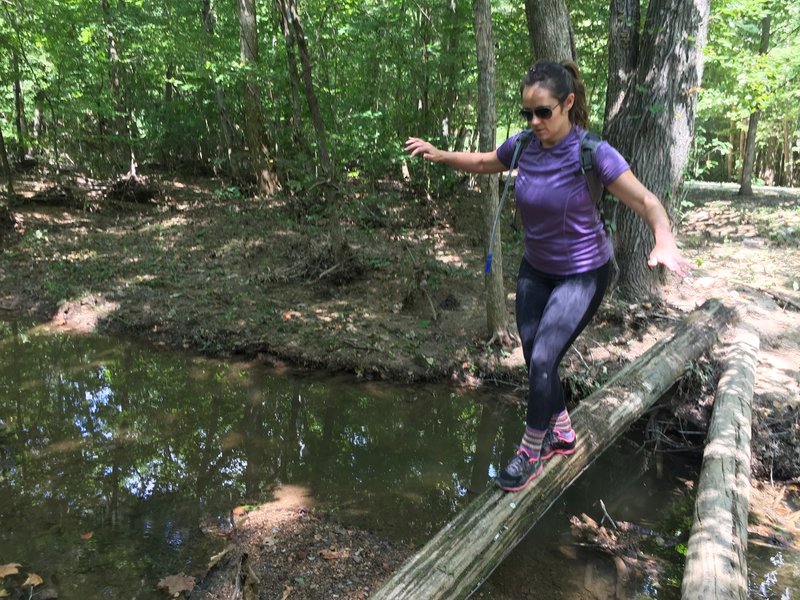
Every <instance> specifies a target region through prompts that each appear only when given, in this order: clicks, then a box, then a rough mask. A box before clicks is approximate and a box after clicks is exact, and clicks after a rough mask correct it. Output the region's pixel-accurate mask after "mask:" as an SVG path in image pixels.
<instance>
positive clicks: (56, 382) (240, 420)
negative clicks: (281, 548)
mask: <svg viewBox="0 0 800 600" xmlns="http://www.w3.org/2000/svg"><path fill="white" fill-rule="evenodd" d="M0 356H2V362H1V363H0V523H2V525H1V526H0V565H3V564H6V563H12V562H13V563H21V564H22V565H23V567H24V569H25V570H26V572H35V573H37V574H38V575H40V576H41V577H42V578H43V579H44V580H45V584H44V585H45V586H49V587H51V588H53V589H55V590H57V591H58V594H59V598H61V599H70V598H80V599H81V600H87V599H90V598H133V597H136V598H160V597H161V596H160V595H159V594H157V593H156V592H155V590H154V588H155V584H156V582H157V581H158V580H159V579H161V578H162V577H165V576H167V575H171V574H174V573H178V572H185V573H192V572H197V571H202V570H203V568H204V566H205V565H206V564H207V561H208V557H209V556H210V555H211V554H213V553H214V552H215V551H218V550H219V549H220V547H221V545H222V543H223V542H222V540H221V539H220V538H219V537H218V536H214V535H208V534H207V533H204V532H203V529H204V527H203V524H206V525H208V524H211V525H214V524H215V523H217V522H218V521H220V520H221V519H222V517H224V516H225V515H227V514H229V512H230V510H231V509H232V508H234V507H235V506H237V505H241V504H256V503H261V502H264V501H267V500H269V499H270V497H271V492H272V490H273V489H274V487H275V486H276V484H277V483H278V482H284V483H291V484H293V485H295V486H301V487H303V488H305V489H306V490H307V491H308V493H309V494H310V495H311V496H312V497H313V500H314V502H315V504H316V506H318V507H319V508H322V509H325V510H330V511H332V512H333V513H334V514H335V515H336V517H337V518H339V519H341V520H342V521H345V522H347V523H349V524H352V525H355V526H360V527H364V528H368V529H371V530H373V531H377V532H379V533H383V534H384V535H386V536H389V537H391V538H393V539H402V540H409V541H413V542H421V541H424V540H425V539H427V538H428V537H430V536H431V535H432V534H433V533H434V532H435V531H436V530H437V529H438V528H439V527H440V526H441V525H442V524H443V523H444V522H446V521H447V520H448V519H450V518H451V517H452V516H453V515H454V514H455V512H456V511H457V510H459V508H460V507H462V506H463V505H464V503H465V502H467V501H468V500H469V498H470V497H471V496H470V494H469V490H470V489H472V488H475V487H477V488H479V489H483V487H484V486H485V485H486V483H487V481H488V479H489V477H488V474H487V473H488V471H489V468H490V467H489V465H490V464H495V463H497V462H498V461H499V460H500V458H501V454H502V452H501V450H500V448H501V447H505V448H510V446H511V442H509V439H510V438H509V437H508V432H509V431H513V437H515V438H516V436H518V434H519V423H520V421H519V415H518V414H517V410H516V407H515V408H514V409H513V410H512V409H509V405H507V404H506V405H502V404H501V405H498V403H496V402H495V403H493V406H490V405H489V404H487V403H484V402H481V401H480V398H479V397H478V396H477V395H476V394H475V393H472V394H466V393H458V392H456V391H455V390H454V389H453V388H450V387H445V386H413V387H411V386H409V387H402V386H397V385H391V386H390V385H382V384H376V383H369V382H357V381H354V380H352V379H350V378H334V377H326V378H321V377H316V376H309V375H302V374H293V373H277V372H275V371H273V370H269V369H265V368H262V367H259V366H257V365H248V364H240V363H223V362H218V361H211V360H205V359H201V358H197V357H189V356H181V355H177V354H174V353H167V352H159V351H156V350H154V349H153V348H149V347H141V346H137V345H134V344H127V343H119V342H118V341H114V340H108V339H104V338H100V337H65V336H54V335H47V334H45V333H41V332H37V331H36V330H28V329H25V328H24V327H22V326H21V325H18V324H13V323H0ZM479 439H480V444H479V443H478V440H479ZM495 440H497V442H495ZM507 442H508V443H507ZM478 447H480V448H481V451H480V452H477V451H476V448H478ZM507 456H508V453H506V454H505V455H504V456H502V459H503V460H505V459H506V458H507ZM206 529H207V527H206Z"/></svg>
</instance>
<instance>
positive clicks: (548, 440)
mask: <svg viewBox="0 0 800 600" xmlns="http://www.w3.org/2000/svg"><path fill="white" fill-rule="evenodd" d="M577 443H578V436H575V437H574V438H573V439H572V441H571V442H568V441H566V440H564V439H561V438H560V437H558V434H557V433H556V432H555V431H553V430H552V429H548V430H547V433H546V434H545V435H544V441H543V442H542V457H541V459H540V460H547V459H548V458H552V456H553V455H554V454H562V455H564V456H569V455H570V454H572V453H573V452H575V446H576V445H577Z"/></svg>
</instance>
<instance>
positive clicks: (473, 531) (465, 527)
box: [371, 300, 734, 600]
mask: <svg viewBox="0 0 800 600" xmlns="http://www.w3.org/2000/svg"><path fill="white" fill-rule="evenodd" d="M733 318H734V313H733V311H732V310H731V309H729V308H727V307H726V306H725V305H723V304H721V303H720V302H719V301H717V300H709V301H707V302H706V303H704V304H703V305H702V306H701V307H700V308H698V309H696V310H695V311H693V312H692V313H691V314H690V315H689V316H688V317H687V318H686V319H684V320H683V321H681V322H680V323H678V324H677V325H676V327H675V330H674V332H673V334H672V335H671V336H670V337H669V338H667V339H665V340H662V341H661V342H658V343H657V344H655V345H654V346H653V347H652V348H650V350H648V351H647V352H645V353H644V354H643V355H642V356H641V357H640V358H639V359H638V360H636V361H634V362H633V363H631V364H630V365H628V366H626V367H625V368H624V369H622V370H621V371H620V372H619V373H618V374H617V375H616V376H614V377H613V378H612V379H611V380H610V381H609V382H608V383H607V384H606V385H605V386H603V387H602V388H601V389H599V390H598V391H597V392H595V393H594V394H592V395H591V396H589V397H588V398H586V399H585V400H583V401H581V403H580V405H579V406H578V408H577V409H576V410H575V411H573V413H572V424H573V427H574V428H575V431H576V433H577V435H578V440H579V442H578V446H577V449H576V451H575V453H574V454H573V455H572V456H570V457H568V458H566V459H563V460H558V459H551V460H550V461H548V463H547V464H546V465H545V468H544V471H543V472H542V474H541V475H540V476H539V477H537V478H536V479H535V480H534V481H533V482H532V483H531V484H530V485H529V486H528V487H527V488H525V489H524V490H522V491H521V492H517V493H507V492H504V491H502V490H499V489H497V488H494V487H491V488H489V489H487V490H486V491H485V492H483V493H482V494H481V495H480V496H478V497H477V498H475V500H473V501H472V502H471V503H470V504H469V505H468V506H467V507H465V508H464V510H463V511H462V512H461V513H459V514H458V515H457V516H456V517H455V518H454V519H453V520H452V521H450V522H449V523H448V524H447V525H445V526H444V527H443V528H442V529H441V530H440V531H439V533H437V534H436V535H435V536H434V537H433V538H432V539H431V540H430V541H429V542H428V543H427V544H426V545H425V546H424V547H423V548H421V549H420V550H419V552H417V553H416V554H415V555H414V556H412V557H411V558H410V559H409V560H407V561H406V562H405V563H404V564H403V565H402V566H401V567H400V569H398V570H397V571H396V572H395V574H394V575H393V576H392V577H391V578H390V579H389V580H387V581H386V582H385V583H384V584H383V585H382V586H381V587H380V588H379V589H378V590H377V591H376V592H375V594H374V595H372V596H371V598H373V599H379V600H386V599H389V598H393V599H394V598H408V599H413V600H417V599H419V598H425V599H426V600H430V599H433V598H465V597H467V596H469V595H470V594H471V593H472V592H474V591H475V590H476V589H477V588H478V586H479V585H480V584H481V583H482V582H483V581H484V580H485V579H486V577H488V576H489V575H490V574H491V572H492V571H493V570H494V569H495V567H497V565H498V564H499V563H500V562H501V561H502V560H503V559H504V558H505V557H506V556H507V555H508V554H509V553H510V552H511V550H513V549H514V547H515V546H516V545H517V544H518V543H519V542H520V541H521V540H522V539H523V538H524V537H525V535H526V534H527V533H528V531H530V529H531V528H532V527H533V526H534V525H535V524H536V522H537V521H538V520H539V518H540V517H541V516H542V515H543V514H544V513H545V512H546V511H547V509H548V508H549V507H550V506H551V505H552V504H553V502H555V501H556V500H557V499H558V497H559V496H560V495H561V494H562V492H563V491H564V490H565V489H566V488H568V487H569V486H570V485H571V484H572V483H573V482H574V481H575V480H576V479H577V478H578V477H579V476H580V475H581V473H583V471H584V470H586V468H587V467H588V466H589V465H590V464H591V463H592V462H593V461H594V460H595V459H596V458H597V457H598V456H599V455H600V454H601V453H602V452H603V451H604V450H605V449H606V448H608V447H609V446H610V445H611V444H612V443H613V442H614V440H615V439H616V438H617V437H619V436H620V435H621V434H622V433H623V432H624V431H625V430H626V429H627V428H628V427H629V426H630V425H631V424H632V423H633V422H634V421H636V420H637V419H638V418H639V417H640V416H641V415H642V414H644V412H645V411H646V410H647V409H648V408H649V407H650V406H652V405H653V404H654V403H655V402H656V401H657V400H658V399H659V398H660V397H661V396H662V395H664V393H666V392H667V390H668V389H669V388H670V387H671V386H672V385H673V384H674V383H675V382H676V381H678V380H679V379H680V378H681V377H682V376H683V374H684V373H685V371H686V369H687V368H688V367H689V365H691V363H692V362H693V361H695V360H697V359H698V358H699V357H700V356H701V355H702V354H703V353H705V352H706V351H708V350H709V349H710V348H711V346H712V345H713V344H714V342H715V341H716V340H717V336H718V334H719V333H720V332H721V331H722V330H724V329H725V327H726V326H727V325H728V323H729V322H730V321H732V320H733Z"/></svg>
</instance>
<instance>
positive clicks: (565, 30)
mask: <svg viewBox="0 0 800 600" xmlns="http://www.w3.org/2000/svg"><path fill="white" fill-rule="evenodd" d="M525 17H526V18H527V21H528V35H529V36H530V38H531V50H532V51H533V58H534V60H553V61H556V62H560V61H562V60H567V59H568V60H575V57H576V56H577V54H576V52H575V41H574V39H573V37H572V27H571V26H570V20H569V12H568V11H567V4H566V2H564V0H525Z"/></svg>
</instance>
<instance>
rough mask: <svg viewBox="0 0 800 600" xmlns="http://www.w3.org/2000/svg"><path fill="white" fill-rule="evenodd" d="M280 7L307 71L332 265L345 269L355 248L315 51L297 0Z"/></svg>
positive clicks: (306, 86)
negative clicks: (343, 214)
mask: <svg viewBox="0 0 800 600" xmlns="http://www.w3.org/2000/svg"><path fill="white" fill-rule="evenodd" d="M276 4H277V6H278V10H279V11H280V15H281V22H282V24H283V27H284V31H285V30H286V29H287V28H288V29H289V30H290V32H291V34H290V40H291V41H292V42H294V44H295V45H296V46H297V49H298V51H299V53H300V65H301V71H302V74H303V89H304V91H305V96H306V102H307V103H308V109H309V112H310V113H311V123H312V124H313V126H314V133H315V135H316V140H317V154H318V156H319V162H320V164H321V166H322V176H323V183H322V188H323V197H324V204H325V208H326V209H327V213H328V232H329V234H330V246H331V252H332V254H333V260H334V265H333V267H332V268H335V269H337V270H339V269H342V267H344V266H345V264H346V263H347V262H349V261H350V259H351V258H352V252H351V250H350V248H349V246H348V245H347V241H346V240H345V237H344V231H343V230H342V224H341V222H340V217H339V206H338V200H337V194H336V188H337V185H336V180H337V173H336V169H335V167H334V162H333V159H332V158H331V154H330V151H329V150H328V147H329V145H328V133H327V130H326V128H325V120H324V119H323V117H322V111H321V110H320V106H319V100H318V99H317V93H316V91H315V90H314V74H313V64H312V61H311V54H310V52H309V50H308V44H307V42H306V34H305V32H304V31H303V25H302V23H301V22H300V15H299V14H298V12H297V2H296V0H276Z"/></svg>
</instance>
